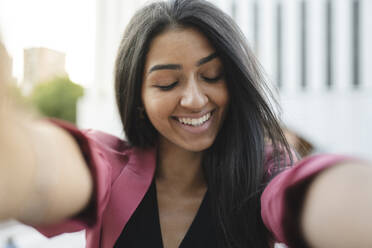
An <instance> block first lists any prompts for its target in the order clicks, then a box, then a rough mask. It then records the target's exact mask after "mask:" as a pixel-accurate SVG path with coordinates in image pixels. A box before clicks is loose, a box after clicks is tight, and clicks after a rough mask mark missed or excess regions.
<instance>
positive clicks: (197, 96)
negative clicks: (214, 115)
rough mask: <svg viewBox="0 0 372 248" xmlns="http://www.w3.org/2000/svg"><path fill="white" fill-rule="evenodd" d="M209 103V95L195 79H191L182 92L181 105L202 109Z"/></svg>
mask: <svg viewBox="0 0 372 248" xmlns="http://www.w3.org/2000/svg"><path fill="white" fill-rule="evenodd" d="M207 103H208V96H207V95H206V94H205V92H203V90H202V89H201V88H200V86H199V85H198V82H197V81H196V80H194V79H190V80H189V81H188V82H187V85H186V87H185V89H184V92H183V94H182V98H181V101H180V105H181V106H182V107H185V108H189V109H192V110H200V109H201V108H203V107H204V106H205V105H206V104H207Z"/></svg>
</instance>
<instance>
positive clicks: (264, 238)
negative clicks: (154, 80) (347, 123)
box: [115, 0, 290, 247]
mask: <svg viewBox="0 0 372 248" xmlns="http://www.w3.org/2000/svg"><path fill="white" fill-rule="evenodd" d="M172 27H181V28H182V27H193V28H196V29H198V30H199V31H201V32H202V33H203V34H204V35H205V36H206V37H207V38H208V39H209V41H210V42H211V44H212V45H213V46H214V48H215V49H216V52H217V54H218V55H219V57H220V58H221V60H222V63H223V65H224V71H225V77H226V83H227V88H228V91H229V95H230V102H229V109H228V110H227V114H226V119H225V121H224V124H223V126H222V127H221V129H220V132H219V134H218V135H217V137H216V140H215V142H214V143H213V145H212V146H211V147H210V148H208V149H207V150H206V151H205V152H204V154H203V161H202V166H203V169H204V172H205V177H206V180H207V185H208V192H209V195H210V201H211V207H212V208H213V214H214V216H215V220H216V224H217V227H218V228H217V229H218V232H220V234H221V237H222V240H223V244H221V246H222V247H269V243H270V241H271V240H270V238H271V237H270V234H269V233H268V231H267V229H266V228H265V226H264V224H263V222H262V218H261V213H260V209H261V207H260V197H261V194H262V191H263V189H264V187H265V185H266V183H267V181H265V177H266V176H267V175H266V173H265V171H266V169H267V168H266V169H265V168H264V157H265V146H266V145H270V146H271V147H272V148H273V150H274V156H273V157H274V159H275V162H276V168H277V169H278V170H280V168H283V166H284V164H283V163H281V161H283V156H285V155H283V154H289V155H290V152H289V147H288V144H287V142H286V140H285V138H284V136H283V133H282V130H281V128H280V125H279V121H278V119H277V117H276V115H275V114H274V111H273V110H272V105H271V103H270V99H272V98H271V94H270V91H269V90H268V87H267V84H266V83H265V80H264V77H263V76H262V73H261V70H260V65H259V64H258V62H257V61H256V59H255V57H254V55H253V54H252V52H251V51H250V49H249V48H248V46H247V42H246V40H245V38H244V35H243V34H242V32H241V31H240V29H239V27H238V26H237V25H236V24H235V22H234V21H233V20H232V19H231V18H230V17H229V16H228V15H226V14H225V13H223V12H222V11H221V10H219V9H218V8H217V7H215V6H214V5H212V4H211V3H209V2H207V1H204V0H169V1H162V2H155V3H152V4H150V5H148V6H146V7H144V8H142V9H140V10H139V11H137V13H136V14H135V15H134V17H133V18H132V19H131V21H130V23H129V24H128V26H127V28H126V31H125V33H124V37H123V39H122V42H121V45H120V48H119V54H118V57H117V60H116V77H115V90H116V98H117V105H118V108H119V112H120V117H121V120H122V123H123V126H124V131H125V134H126V137H127V139H128V142H129V143H130V144H131V145H133V146H138V147H149V146H154V145H155V144H156V141H157V137H158V133H157V131H156V130H155V128H154V127H153V126H152V124H151V122H150V121H149V120H148V119H145V120H143V119H141V118H140V114H139V113H138V110H139V109H140V108H141V107H142V103H141V85H142V75H143V70H144V64H145V59H146V54H147V52H148V49H149V44H150V42H151V41H152V39H153V38H154V37H155V36H156V35H158V34H160V33H161V32H163V31H164V30H166V29H168V28H172ZM285 157H286V156H285Z"/></svg>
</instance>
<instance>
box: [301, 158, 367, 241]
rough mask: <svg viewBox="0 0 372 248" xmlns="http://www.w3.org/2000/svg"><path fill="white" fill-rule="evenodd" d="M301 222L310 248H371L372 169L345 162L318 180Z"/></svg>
mask: <svg viewBox="0 0 372 248" xmlns="http://www.w3.org/2000/svg"><path fill="white" fill-rule="evenodd" d="M301 221H302V223H301V227H302V231H303V236H304V238H305V240H306V241H307V243H308V244H309V245H310V247H315V248H318V247H337V248H343V247H345V248H348V247H361V248H362V247H366V248H367V247H372V166H371V165H367V164H362V163H359V164H358V163H357V162H345V163H342V164H339V165H336V166H333V167H331V168H329V169H327V170H325V171H323V172H322V173H320V174H319V175H318V176H316V177H315V178H314V180H313V182H312V183H311V184H310V185H309V188H308V191H307V194H306V197H305V201H304V205H303V209H302V218H301Z"/></svg>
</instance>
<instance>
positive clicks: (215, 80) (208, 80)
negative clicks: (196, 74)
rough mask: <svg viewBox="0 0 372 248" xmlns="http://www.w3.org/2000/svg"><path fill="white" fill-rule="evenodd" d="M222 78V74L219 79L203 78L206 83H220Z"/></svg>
mask: <svg viewBox="0 0 372 248" xmlns="http://www.w3.org/2000/svg"><path fill="white" fill-rule="evenodd" d="M222 77H223V74H220V75H218V76H217V77H214V78H208V77H204V76H202V79H203V80H204V81H206V82H207V83H214V82H217V81H219V80H220V79H221V78H222Z"/></svg>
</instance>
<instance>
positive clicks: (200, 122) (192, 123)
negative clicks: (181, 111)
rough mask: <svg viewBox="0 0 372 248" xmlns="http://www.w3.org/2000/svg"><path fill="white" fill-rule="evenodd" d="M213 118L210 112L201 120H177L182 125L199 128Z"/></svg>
mask: <svg viewBox="0 0 372 248" xmlns="http://www.w3.org/2000/svg"><path fill="white" fill-rule="evenodd" d="M211 116H212V113H211V112H208V113H207V114H205V115H203V116H202V117H200V118H177V120H178V121H179V122H181V123H182V124H185V125H189V126H194V127H197V126H201V125H203V124H204V123H205V122H207V121H208V120H209V119H210V118H211Z"/></svg>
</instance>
